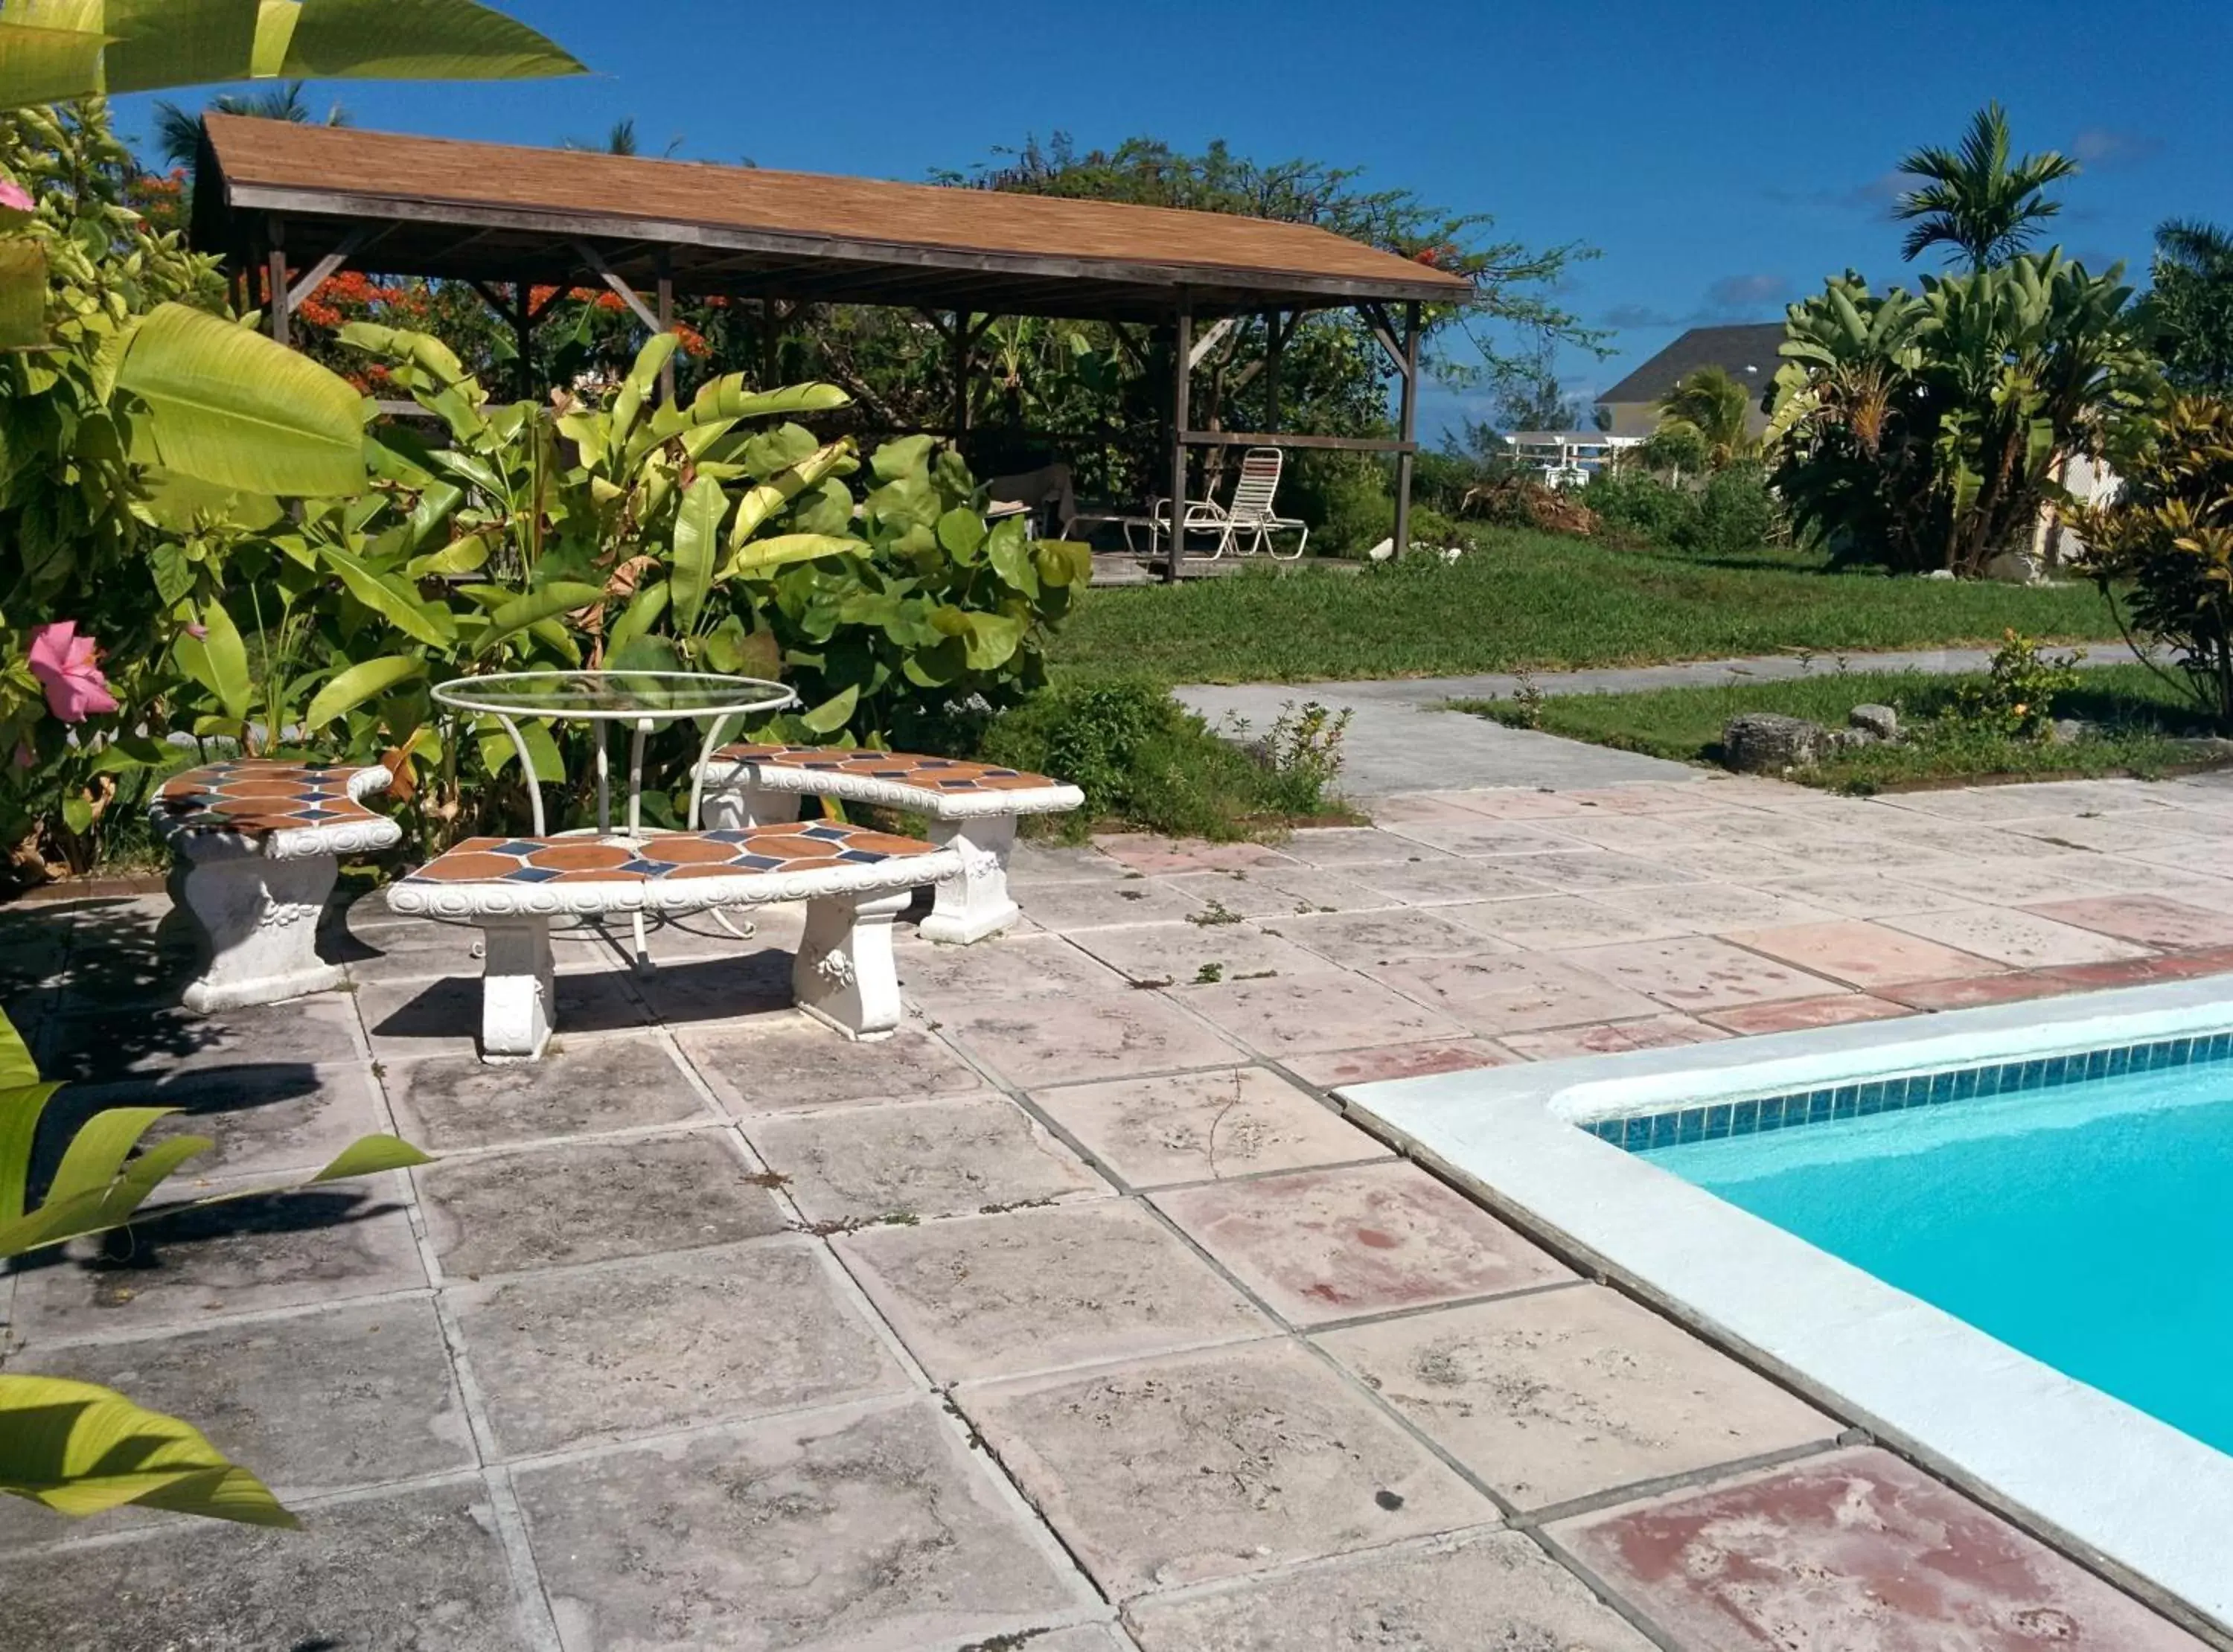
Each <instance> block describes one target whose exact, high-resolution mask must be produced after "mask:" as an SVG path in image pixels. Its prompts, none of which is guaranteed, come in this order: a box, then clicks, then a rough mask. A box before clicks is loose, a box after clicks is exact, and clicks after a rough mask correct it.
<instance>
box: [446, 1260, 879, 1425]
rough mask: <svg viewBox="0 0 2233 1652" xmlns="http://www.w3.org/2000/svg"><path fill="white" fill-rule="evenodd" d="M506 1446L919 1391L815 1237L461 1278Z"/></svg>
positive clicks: (484, 1387) (457, 1290) (455, 1301)
mask: <svg viewBox="0 0 2233 1652" xmlns="http://www.w3.org/2000/svg"><path fill="white" fill-rule="evenodd" d="M448 1297H449V1301H450V1303H451V1305H452V1308H453V1310H454V1311H455V1312H456V1315H457V1318H458V1324H459V1329H460V1330H461V1331H462V1332H463V1334H464V1337H465V1357H466V1359H467V1360H468V1361H469V1362H470V1363H471V1365H472V1373H473V1376H474V1379H475V1381H476V1382H478V1383H479V1387H480V1390H481V1393H482V1395H483V1398H484V1401H485V1403H486V1405H487V1408H488V1415H489V1422H490V1426H491V1427H492V1428H493V1429H494V1431H495V1434H496V1438H497V1441H498V1445H499V1447H501V1449H502V1450H503V1451H504V1452H505V1454H507V1455H512V1456H517V1455H519V1454H527V1453H537V1452H546V1451H557V1450H558V1449H560V1448H561V1447H567V1446H576V1445H581V1444H583V1443H586V1442H589V1441H609V1440H615V1439H622V1438H625V1437H627V1436H628V1435H631V1434H655V1433H658V1432H659V1431H661V1430H662V1429H667V1428H681V1427H685V1426H688V1425H692V1424H696V1423H704V1422H718V1421H726V1420H732V1419H742V1418H745V1417H751V1416H756V1415H766V1414H769V1413H771V1412H777V1411H792V1410H798V1409H800V1408H804V1407H807V1406H814V1405H833V1404H837V1403H839V1402H843V1401H848V1400H858V1399H865V1398H868V1397H869V1396H870V1395H878V1394H893V1393H899V1392H902V1391H904V1390H905V1389H907V1388H908V1377H907V1374H906V1373H905V1372H904V1371H903V1370H902V1369H901V1367H900V1364H899V1363H898V1361H896V1360H895V1358H893V1356H891V1354H889V1352H887V1351H886V1350H885V1348H884V1345H883V1343H881V1342H880V1341H878V1340H877V1337H876V1333H875V1332H874V1331H873V1330H871V1329H870V1328H869V1323H868V1322H867V1321H866V1320H865V1319H863V1317H861V1314H860V1312H859V1311H857V1310H856V1308H855V1307H854V1306H853V1305H852V1304H850V1303H849V1302H848V1301H847V1300H846V1299H845V1298H844V1296H843V1293H842V1292H841V1291H840V1290H839V1288H838V1285H837V1281H836V1280H835V1279H834V1278H831V1277H830V1264H829V1262H828V1260H827V1259H825V1258H824V1256H823V1255H822V1254H821V1251H820V1247H819V1246H817V1245H816V1244H815V1243H813V1242H812V1241H811V1240H807V1239H796V1240H792V1239H759V1240H755V1241H753V1242H752V1243H750V1244H745V1245H739V1246H727V1247H725V1248H722V1249H717V1250H703V1251H691V1252H685V1253H683V1254H681V1255H679V1256H657V1257H647V1258H638V1259H632V1260H630V1261H627V1262H620V1263H611V1264H607V1265H602V1266H599V1267H593V1268H583V1269H578V1270H569V1271H566V1272H555V1273H524V1274H515V1275H512V1276H511V1277H510V1278H506V1279H504V1280H502V1281H500V1282H498V1283H495V1284H489V1285H453V1286H452V1287H451V1288H450V1290H449V1291H448Z"/></svg>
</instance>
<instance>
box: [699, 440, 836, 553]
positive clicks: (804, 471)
mask: <svg viewBox="0 0 2233 1652" xmlns="http://www.w3.org/2000/svg"><path fill="white" fill-rule="evenodd" d="M852 457H853V439H852V438H851V437H850V436H841V437H839V438H838V439H837V440H836V441H834V442H831V443H829V444H828V445H827V446H823V447H818V448H817V449H815V451H814V452H811V453H809V454H808V455H807V456H806V457H805V458H804V459H801V460H799V461H798V464H796V465H792V466H791V467H790V468H789V469H788V470H784V471H778V472H776V474H774V475H773V476H771V477H770V478H768V479H767V480H766V481H765V482H762V483H759V484H758V485H756V486H754V487H752V488H749V489H747V490H746V491H745V496H744V498H741V499H739V500H738V501H737V514H736V516H735V517H734V518H733V519H732V521H731V522H730V524H729V549H730V550H732V551H733V550H736V549H737V548H738V547H739V546H740V545H742V544H743V543H745V541H746V540H747V539H750V538H751V537H752V536H753V535H754V534H755V533H757V532H758V531H759V529H760V526H761V524H763V523H765V522H766V521H767V519H768V518H769V517H771V516H773V515H774V514H775V513H776V512H777V511H780V510H782V509H783V507H784V505H786V504H790V503H791V500H793V499H795V498H798V496H799V494H800V493H802V492H804V491H805V490H806V489H808V488H811V487H812V486H814V485H816V484H817V483H818V482H821V481H823V480H824V478H827V477H828V476H829V474H830V472H832V471H834V470H836V469H837V467H838V466H839V465H843V464H845V463H847V462H848V461H850V459H851V458H852Z"/></svg>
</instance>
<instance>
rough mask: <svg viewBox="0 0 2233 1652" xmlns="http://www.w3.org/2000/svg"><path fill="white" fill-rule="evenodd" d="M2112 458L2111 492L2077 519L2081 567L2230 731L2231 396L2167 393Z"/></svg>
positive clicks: (2144, 657)
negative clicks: (2117, 488) (2146, 424)
mask: <svg viewBox="0 0 2233 1652" xmlns="http://www.w3.org/2000/svg"><path fill="white" fill-rule="evenodd" d="M2119 469H2120V471H2121V472H2123V475H2124V484H2125V485H2124V488H2123V490H2122V491H2121V493H2120V494H2119V497H2118V498H2117V499H2116V500H2115V501H2114V502H2113V504H2109V505H2107V506H2106V507H2105V508H2102V509H2099V510H2095V511H2090V512H2087V513H2086V514H2085V515H2084V516H2083V517H2081V518H2080V532H2081V534H2082V535H2083V536H2084V537H2085V540H2086V542H2087V560H2086V568H2087V572H2089V573H2090V574H2092V575H2093V578H2094V579H2095V580H2096V581H2097V582H2099V583H2100V586H2101V589H2102V590H2103V591H2104V592H2105V593H2106V594H2107V595H2109V596H2110V597H2111V599H2112V600H2113V601H2121V602H2122V603H2123V605H2124V608H2125V609H2126V612H2127V613H2128V614H2129V615H2130V616H2131V623H2132V629H2133V630H2134V631H2135V632H2137V633H2138V634H2139V639H2141V640H2144V641H2146V642H2147V643H2150V644H2152V645H2154V647H2156V648H2159V649H2168V650H2169V651H2170V652H2171V655H2172V657H2173V658H2174V660H2176V662H2177V668H2178V673H2179V677H2178V680H2180V681H2182V682H2183V683H2184V686H2185V688H2186V690H2187V692H2188V693H2189V694H2190V695H2191V698H2192V699H2193V700H2194V702H2195V703H2196V704H2197V706H2200V707H2201V708H2202V709H2203V710H2204V712H2207V713H2208V714H2209V715H2210V717H2211V718H2212V719H2215V721H2216V724H2217V728H2218V730H2219V731H2220V732H2233V402H2228V401H2225V400H2219V399H2217V398H2215V397H2200V396H2196V397H2181V398H2180V399H2178V400H2175V401H2173V402H2172V403H2171V406H2170V407H2169V409H2168V410H2167V411H2166V412H2165V414H2164V417H2163V420H2162V422H2161V424H2160V426H2158V427H2157V428H2155V429H2154V430H2153V431H2152V432H2151V433H2150V434H2149V436H2148V439H2146V440H2145V443H2143V444H2142V445H2141V446H2139V449H2138V450H2137V451H2136V452H2132V453H2128V454H2127V455H2126V456H2125V457H2124V459H2123V460H2122V461H2121V463H2120V465H2119ZM2140 658H2141V660H2142V661H2143V662H2144V663H2148V664H2151V665H2152V663H2153V661H2152V660H2151V659H2150V655H2149V654H2148V653H2147V652H2145V651H2143V652H2141V654H2140Z"/></svg>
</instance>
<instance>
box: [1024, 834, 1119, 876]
mask: <svg viewBox="0 0 2233 1652" xmlns="http://www.w3.org/2000/svg"><path fill="white" fill-rule="evenodd" d="M1129 869H1130V868H1125V867H1122V866H1119V865H1118V864H1117V862H1114V861H1112V860H1110V858H1109V857H1108V856H1107V855H1103V853H1102V852H1101V851H1100V850H1099V849H1096V848H1094V847H1093V845H1091V844H1090V843H1054V842H1033V841H1032V840H1031V839H1029V838H1025V839H1024V840H1022V841H1021V842H1019V843H1017V845H1016V846H1015V848H1013V849H1010V850H1009V851H1008V881H1009V882H1010V883H1011V884H1012V885H1013V884H1018V883H1022V884H1025V885H1033V884H1038V885H1044V884H1050V883H1077V882H1090V881H1099V880H1102V879H1109V878H1121V877H1123V875H1124V874H1125V872H1126V871H1127V870H1129Z"/></svg>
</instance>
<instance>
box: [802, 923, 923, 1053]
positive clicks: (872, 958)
mask: <svg viewBox="0 0 2233 1652" xmlns="http://www.w3.org/2000/svg"><path fill="white" fill-rule="evenodd" d="M914 894H915V891H914V890H912V889H893V890H889V891H888V892H886V893H884V894H868V895H824V896H822V897H821V898H819V899H817V900H813V901H808V902H807V903H806V933H805V934H804V935H803V936H802V937H801V938H800V940H799V943H798V955H797V956H796V957H795V958H793V959H792V960H791V997H792V998H795V999H796V1000H797V1001H798V1007H799V1008H800V1009H802V1010H804V1011H806V1012H807V1014H809V1015H811V1016H812V1017H813V1018H815V1019H816V1020H817V1021H820V1022H824V1023H825V1024H828V1025H830V1026H832V1027H834V1028H836V1029H837V1031H840V1032H842V1033H843V1034H844V1035H845V1036H846V1037H849V1038H888V1037H890V1036H891V1034H892V1030H893V1029H894V1028H895V1027H897V1026H898V1025H899V1024H900V978H899V968H898V966H897V965H896V964H895V962H894V960H893V958H892V920H893V919H895V918H896V917H898V916H899V915H900V914H902V912H905V911H906V910H907V908H908V901H910V900H911V899H912V898H913V896H914Z"/></svg>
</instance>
